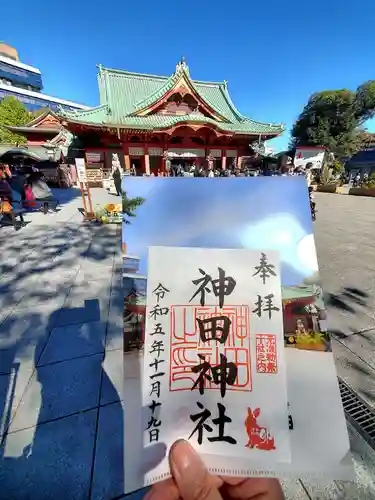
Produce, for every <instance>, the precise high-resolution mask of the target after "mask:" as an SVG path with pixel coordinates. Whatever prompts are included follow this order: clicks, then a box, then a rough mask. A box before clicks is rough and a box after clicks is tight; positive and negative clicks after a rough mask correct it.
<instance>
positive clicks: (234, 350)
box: [169, 305, 252, 391]
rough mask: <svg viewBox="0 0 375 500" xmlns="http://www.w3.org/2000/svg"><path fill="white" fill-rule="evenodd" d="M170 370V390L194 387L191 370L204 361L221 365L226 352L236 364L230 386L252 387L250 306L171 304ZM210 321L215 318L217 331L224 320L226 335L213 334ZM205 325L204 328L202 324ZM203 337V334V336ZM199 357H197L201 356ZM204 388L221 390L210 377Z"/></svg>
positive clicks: (237, 389) (213, 364) (250, 388)
mask: <svg viewBox="0 0 375 500" xmlns="http://www.w3.org/2000/svg"><path fill="white" fill-rule="evenodd" d="M170 320H171V337H170V373H169V389H170V390H171V391H183V390H191V388H192V386H193V385H194V383H196V381H197V374H196V373H194V371H193V370H192V369H193V368H194V367H196V366H197V365H198V364H199V363H200V362H201V361H200V360H204V362H207V363H209V364H210V366H211V367H212V368H213V369H214V370H215V368H216V373H217V372H218V369H219V370H220V368H221V365H220V363H221V360H222V359H223V356H225V358H226V362H227V363H228V364H232V365H233V363H234V364H235V365H236V367H237V374H236V379H235V381H234V383H231V384H230V385H229V386H228V387H227V390H231V391H251V390H252V382H251V357H250V320H249V307H248V306H242V305H241V306H237V305H234V306H225V307H223V308H222V309H220V308H219V307H218V306H196V305H194V306H192V305H176V306H171V307H170ZM210 322H215V327H216V328H215V332H223V330H224V324H226V325H229V327H228V329H227V332H226V334H227V336H226V337H225V339H223V338H220V335H218V337H217V338H213V337H211V335H212V330H208V325H209V323H210ZM202 324H204V325H205V327H204V328H205V329H204V330H202V328H201V325H202ZM202 337H203V338H202ZM197 355H198V356H199V358H200V359H199V358H198V356H197ZM204 389H205V390H206V389H212V390H219V386H218V384H217V383H215V381H214V380H210V377H206V379H205V381H204Z"/></svg>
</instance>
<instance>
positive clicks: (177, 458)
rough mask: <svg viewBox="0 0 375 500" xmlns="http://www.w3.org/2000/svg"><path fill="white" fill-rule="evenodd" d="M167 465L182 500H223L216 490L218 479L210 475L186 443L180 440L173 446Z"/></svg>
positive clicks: (196, 454)
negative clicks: (168, 464)
mask: <svg viewBox="0 0 375 500" xmlns="http://www.w3.org/2000/svg"><path fill="white" fill-rule="evenodd" d="M169 463H170V467H171V472H172V476H173V478H174V480H175V483H176V485H177V488H178V490H179V492H180V496H181V498H182V500H223V498H222V496H221V494H220V493H219V490H218V487H219V485H220V484H219V483H218V481H217V479H218V478H215V477H214V476H211V475H210V473H209V472H208V470H207V468H206V466H205V465H204V463H203V461H202V459H201V458H200V456H199V455H198V453H196V451H194V449H193V448H192V447H191V446H190V444H189V443H188V442H187V441H184V440H180V441H176V443H174V444H173V446H172V448H171V450H170V453H169Z"/></svg>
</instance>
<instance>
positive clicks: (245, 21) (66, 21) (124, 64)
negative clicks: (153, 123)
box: [0, 0, 375, 150]
mask: <svg viewBox="0 0 375 500" xmlns="http://www.w3.org/2000/svg"><path fill="white" fill-rule="evenodd" d="M1 11H2V12H1V13H2V19H6V20H7V22H6V23H2V26H1V34H0V37H1V39H2V40H4V41H6V42H8V43H10V44H11V45H14V46H15V47H17V49H18V51H19V53H20V57H21V60H22V61H23V62H25V63H28V64H31V65H34V66H37V67H39V68H40V70H41V71H42V75H43V80H44V86H45V92H47V93H50V94H52V95H56V96H58V97H61V98H65V99H70V100H73V101H77V102H82V103H85V104H88V105H96V104H98V99H99V98H98V90H97V82H96V71H97V70H96V64H98V63H101V64H103V65H104V66H108V67H114V68H121V69H127V70H130V71H135V72H145V73H153V74H164V75H169V74H171V73H172V72H173V70H174V68H175V65H176V63H177V62H178V60H179V59H180V58H181V56H182V55H185V58H186V60H187V63H188V65H189V67H190V73H191V75H192V77H193V78H196V79H200V80H210V81H222V80H227V81H228V85H229V90H230V92H231V95H232V98H233V101H234V102H235V104H236V105H237V107H238V108H239V109H240V111H241V112H242V113H243V114H246V115H248V116H250V117H251V118H254V119H256V120H261V121H266V122H284V123H286V125H287V127H288V128H290V127H291V126H292V124H293V122H294V120H295V119H296V117H297V116H298V114H299V112H300V111H301V110H302V107H303V106H304V104H305V103H306V101H307V99H308V97H309V95H310V94H311V93H313V92H315V91H319V90H326V89H335V88H349V89H355V88H356V87H357V86H358V85H360V84H361V83H363V82H364V81H366V80H369V79H372V78H375V72H374V69H373V68H374V65H373V59H374V49H375V30H374V26H373V24H374V19H375V2H374V0H362V1H361V2H360V4H358V5H356V4H354V3H353V2H349V1H348V0H346V1H345V0H344V1H338V0H315V2H301V1H299V0H298V1H296V0H289V1H285V0H284V1H281V0H268V2H252V1H249V0H237V2H232V3H228V2H226V1H224V0H215V1H213V0H205V1H204V2H199V3H198V2H172V1H162V0H159V1H157V2H155V1H150V2H137V1H130V2H129V1H123V0H122V1H121V0H112V1H111V2H103V1H100V2H99V1H97V0H94V1H92V0H90V1H88V0H80V1H76V0H75V1H72V0H65V1H64V2H63V3H58V2H46V1H39V2H29V1H26V0H14V1H13V2H5V3H4V5H2V8H1ZM370 129H371V130H374V131H375V126H374V125H372V124H371V127H370ZM287 144H288V134H284V136H283V137H281V138H278V139H276V140H274V141H271V143H270V146H271V147H274V148H275V149H276V150H280V149H282V148H283V147H285V146H286V145H287Z"/></svg>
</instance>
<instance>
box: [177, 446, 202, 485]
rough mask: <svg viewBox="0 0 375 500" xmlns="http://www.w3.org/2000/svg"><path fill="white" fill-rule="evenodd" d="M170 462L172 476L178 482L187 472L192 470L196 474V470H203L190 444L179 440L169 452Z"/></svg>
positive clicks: (199, 459)
mask: <svg viewBox="0 0 375 500" xmlns="http://www.w3.org/2000/svg"><path fill="white" fill-rule="evenodd" d="M170 462H171V470H172V475H173V476H174V477H175V478H176V479H177V480H178V479H179V478H180V477H181V476H185V477H186V476H187V474H188V471H189V470H191V469H193V470H194V473H195V474H196V473H197V468H199V469H203V470H204V469H205V466H204V464H203V462H202V460H201V458H200V457H199V455H198V453H197V452H196V451H195V450H194V448H193V447H192V446H190V444H189V443H188V442H187V441H185V440H184V439H181V440H179V441H176V442H175V443H174V444H173V446H172V448H171V451H170Z"/></svg>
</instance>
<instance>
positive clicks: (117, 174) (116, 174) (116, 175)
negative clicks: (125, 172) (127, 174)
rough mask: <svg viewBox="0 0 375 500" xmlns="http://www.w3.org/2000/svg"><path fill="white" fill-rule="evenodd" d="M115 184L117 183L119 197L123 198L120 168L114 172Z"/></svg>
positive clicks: (116, 168)
mask: <svg viewBox="0 0 375 500" xmlns="http://www.w3.org/2000/svg"><path fill="white" fill-rule="evenodd" d="M113 182H114V183H115V188H116V193H117V196H121V195H122V189H121V172H120V170H119V168H118V167H115V169H114V171H113Z"/></svg>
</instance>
